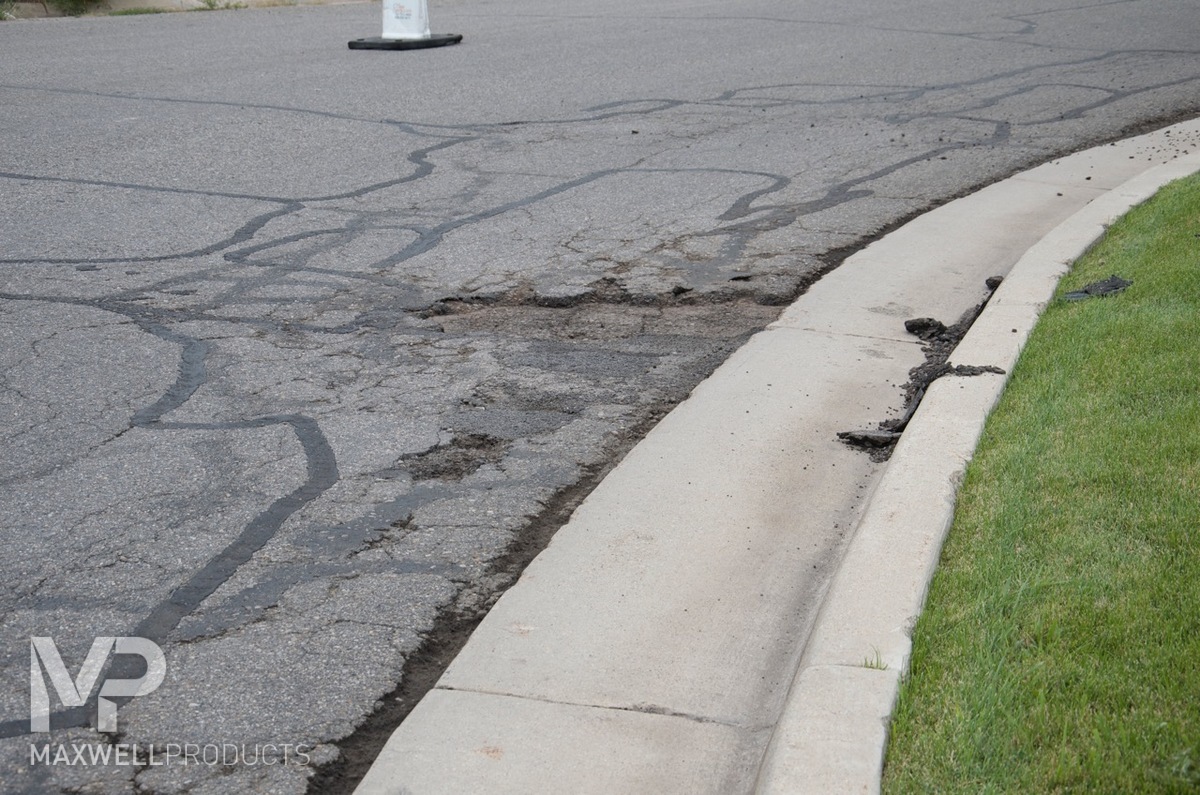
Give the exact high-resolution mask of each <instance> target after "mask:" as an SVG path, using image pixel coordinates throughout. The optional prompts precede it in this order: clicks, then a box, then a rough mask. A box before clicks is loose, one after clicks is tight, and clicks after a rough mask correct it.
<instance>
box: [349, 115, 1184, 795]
mask: <svg viewBox="0 0 1200 795" xmlns="http://www.w3.org/2000/svg"><path fill="white" fill-rule="evenodd" d="M1197 170H1200V121H1193V122H1188V123H1184V124H1180V125H1175V126H1174V127H1170V128H1167V129H1164V130H1159V131H1157V132H1154V133H1151V134H1148V135H1144V136H1139V137H1137V138H1133V139H1129V140H1127V141H1122V142H1119V143H1116V144H1110V145H1107V146H1102V147H1097V148H1095V149H1091V150H1088V151H1085V152H1081V153H1079V154H1076V155H1072V156H1070V157H1066V158H1063V159H1061V160H1057V161H1054V162H1052V163H1048V164H1046V165H1044V166H1041V167H1038V168H1035V169H1033V170H1031V171H1027V172H1025V173H1022V174H1019V175H1017V176H1015V177H1012V178H1009V179H1007V180H1004V181H1002V182H999V183H996V184H994V185H991V186H989V187H987V188H984V189H982V190H980V191H978V192H977V193H974V194H972V195H970V196H968V197H966V198H963V199H960V200H957V201H955V202H951V203H949V204H947V205H944V206H942V207H940V208H938V209H936V210H934V211H932V212H930V213H927V214H925V215H922V216H921V217H919V218H917V219H916V220H914V221H912V222H911V223H909V224H907V225H906V226H904V227H902V228H900V229H898V230H897V231H895V232H893V233H892V234H889V235H888V236H887V237H885V238H883V239H881V240H879V241H877V242H876V243H874V244H872V245H871V246H869V247H867V248H865V249H863V250H862V251H860V252H859V253H857V254H855V255H854V256H853V257H850V258H849V259H847V260H846V262H845V263H843V264H842V265H841V266H840V267H839V268H838V269H836V270H835V271H833V272H832V273H830V274H828V275H827V276H825V277H824V278H823V279H821V280H820V281H819V282H818V283H817V284H815V285H814V286H813V287H812V288H811V289H810V290H809V291H808V292H807V293H806V294H805V295H804V296H802V297H801V298H800V299H799V300H798V301H797V302H796V303H795V304H794V305H792V306H791V307H790V308H789V309H787V310H786V311H785V312H784V313H783V315H782V316H781V317H780V319H779V320H778V321H776V322H775V323H773V324H772V325H771V326H770V327H769V328H768V329H766V330H765V331H763V332H761V333H760V334H758V335H756V336H755V337H753V338H752V339H751V340H750V341H749V342H748V343H747V344H746V345H745V346H744V347H743V348H742V349H740V350H739V351H738V352H736V353H735V354H734V355H733V356H732V357H731V358H730V359H729V360H728V361H727V362H726V363H725V364H724V365H722V367H721V368H719V369H718V370H717V372H716V373H714V374H713V376H711V377H710V378H709V379H708V380H706V381H705V382H704V383H703V384H701V385H700V386H699V387H697V389H696V390H695V391H694V392H693V394H692V396H691V397H690V398H689V399H688V400H687V401H685V402H684V403H682V404H681V405H680V406H678V407H677V408H676V409H675V410H674V411H673V412H672V413H671V414H670V415H668V416H667V417H666V418H665V419H664V420H663V421H662V422H661V423H659V425H658V426H657V427H656V428H655V429H654V430H653V431H652V432H651V433H650V434H649V435H648V436H647V437H646V439H644V440H643V441H642V443H641V444H639V445H638V446H637V447H635V448H634V450H633V451H632V452H631V453H630V454H629V455H628V456H627V457H626V458H625V460H624V461H622V462H621V463H620V464H619V465H618V466H617V467H616V468H615V469H614V470H613V471H612V472H611V473H610V474H609V475H608V476H607V477H606V478H605V480H604V481H603V482H602V483H601V484H600V485H599V486H598V487H597V488H596V490H595V491H594V492H593V493H592V494H591V495H590V496H589V497H588V498H587V500H585V501H584V503H583V504H582V505H581V506H580V507H579V508H578V509H577V510H576V512H575V514H574V515H573V516H572V518H571V520H570V522H568V524H567V525H566V526H564V527H563V528H562V529H561V530H560V531H559V532H558V534H557V535H556V536H555V537H554V539H553V541H552V542H551V543H550V545H549V546H548V547H547V548H546V550H545V551H543V552H542V554H541V555H539V556H538V558H536V559H535V560H534V561H533V563H532V564H531V565H530V566H529V567H528V568H527V569H526V571H525V573H524V575H523V576H522V577H521V579H520V581H519V582H518V583H517V584H516V585H515V586H513V588H511V589H510V590H509V591H508V592H507V593H506V594H505V595H504V596H503V597H502V598H501V599H500V600H499V601H498V602H497V603H496V605H495V607H494V608H493V609H492V611H491V612H490V613H489V614H488V616H487V617H486V618H485V619H484V621H483V622H482V624H480V626H479V628H478V629H477V630H476V632H475V633H474V635H472V637H471V639H470V641H469V642H468V643H467V645H466V647H465V648H464V649H463V651H462V652H461V653H460V654H459V656H458V657H457V658H456V659H455V661H454V662H453V663H452V664H451V666H450V667H449V669H448V670H447V671H446V673H445V674H444V675H443V677H442V678H441V680H440V681H439V682H438V684H437V686H436V687H435V688H434V689H433V690H431V691H430V692H429V693H428V694H427V695H426V696H425V698H424V699H423V700H422V701H421V703H420V704H418V705H417V707H416V708H415V709H414V710H413V712H412V713H411V714H410V715H409V717H408V718H407V719H406V720H405V722H404V723H403V724H402V725H401V726H400V727H399V729H397V730H396V732H395V733H394V734H393V735H392V737H391V739H390V740H389V741H388V743H387V745H386V746H385V748H384V750H383V751H382V752H381V753H380V755H379V757H378V759H377V760H376V762H375V764H374V765H373V766H372V768H371V770H370V771H369V773H368V774H367V776H366V777H365V778H364V779H363V781H362V783H361V784H360V786H359V789H358V792H360V793H364V794H373V793H414V794H422V793H432V792H445V793H458V792H489V793H502V792H514V793H515V792H554V791H570V792H575V793H584V792H596V793H600V792H604V793H607V792H630V793H633V792H646V793H649V792H654V793H662V792H677V793H702V792H712V793H725V792H746V791H752V790H753V791H757V792H761V793H785V792H786V793H808V792H812V793H817V792H821V793H826V792H828V793H833V792H836V793H845V792H868V793H869V792H877V791H878V790H879V782H880V775H881V771H882V764H883V752H884V747H885V743H886V738H887V722H888V719H889V716H890V714H891V711H892V708H893V705H894V703H895V699H896V694H897V690H898V687H899V682H900V680H901V677H902V676H903V675H904V673H905V672H906V671H907V668H908V662H909V653H910V648H911V641H910V637H909V634H910V632H911V630H912V627H913V624H914V622H915V620H916V617H917V615H918V614H919V612H920V609H921V605H922V603H923V601H924V597H925V591H926V588H927V586H928V583H929V580H930V578H931V577H932V574H933V570H934V567H935V566H936V564H937V560H938V556H939V553H940V550H941V545H942V540H943V538H944V537H945V534H946V532H947V531H948V529H949V526H950V521H951V518H952V516H953V511H954V500H955V494H956V490H957V486H958V484H959V482H960V480H961V477H962V474H963V472H964V470H965V468H966V465H967V462H968V461H969V460H970V458H971V456H972V454H973V452H974V449H975V445H976V443H977V441H978V439H979V435H980V433H981V431H982V429H983V424H984V421H985V419H986V418H987V415H988V413H989V412H990V411H991V409H992V407H993V406H994V405H995V403H996V401H997V400H998V398H999V396H1000V394H1001V392H1002V391H1003V389H1004V385H1005V383H1006V381H1007V378H1008V375H1007V373H1009V372H1011V370H1012V367H1013V365H1014V364H1015V362H1016V360H1017V357H1018V355H1019V353H1020V351H1021V348H1022V346H1023V345H1024V343H1025V340H1026V339H1027V338H1028V336H1029V333H1030V331H1031V330H1032V328H1033V326H1034V324H1035V323H1036V322H1037V319H1038V317H1039V316H1040V314H1041V312H1042V310H1043V309H1044V307H1045V306H1046V304H1047V302H1048V301H1049V300H1050V298H1051V297H1052V295H1053V292H1054V289H1055V287H1056V285H1057V283H1058V280H1059V278H1060V277H1061V276H1062V275H1063V274H1064V273H1066V272H1067V270H1068V269H1069V267H1070V265H1071V263H1072V262H1073V261H1074V260H1075V259H1076V258H1077V257H1078V256H1079V255H1080V254H1082V253H1083V252H1084V251H1086V250H1087V249H1088V248H1089V247H1090V246H1091V245H1092V244H1093V243H1094V242H1095V241H1096V240H1097V239H1098V238H1099V237H1100V236H1101V235H1102V234H1103V232H1104V230H1105V228H1106V227H1107V225H1109V224H1111V223H1112V222H1113V221H1114V220H1116V219H1117V218H1119V217H1120V216H1121V215H1123V214H1124V213H1125V212H1127V211H1128V209H1129V208H1130V207H1132V206H1134V205H1135V204H1138V203H1140V202H1142V201H1144V200H1145V199H1147V198H1149V197H1150V196H1151V195H1153V194H1154V192H1155V191H1157V190H1158V188H1159V187H1161V186H1162V185H1164V184H1165V183H1167V182H1169V181H1171V180H1173V179H1176V178H1179V177H1183V176H1186V175H1188V174H1191V173H1193V172H1195V171H1197ZM993 276H1004V277H1005V278H1004V281H1003V283H1002V284H1001V285H1000V287H999V288H998V289H997V290H996V291H995V293H994V294H993V295H992V297H991V299H990V301H988V303H987V306H986V308H985V309H984V311H983V313H982V314H981V315H980V316H979V318H978V319H977V320H976V321H975V323H974V325H973V326H972V327H971V330H970V331H969V332H968V334H967V336H966V337H965V338H964V339H963V341H962V342H961V343H960V344H959V345H958V347H957V348H956V349H955V350H954V352H953V354H952V355H951V358H950V364H951V365H964V366H967V369H968V370H969V371H970V372H975V373H978V374H977V375H972V376H970V377H945V378H941V379H938V380H937V381H935V382H934V383H933V384H932V385H931V386H930V387H929V389H928V390H927V392H926V394H925V397H924V399H923V400H922V402H921V404H920V406H919V408H918V409H917V411H916V413H915V414H914V415H913V417H912V419H911V421H910V422H909V423H908V426H907V428H906V429H905V431H904V433H903V435H902V437H901V438H900V441H899V443H898V444H897V446H896V449H895V451H894V453H893V455H892V457H891V460H890V461H889V462H887V464H886V465H884V464H879V463H876V462H873V461H872V460H871V459H870V457H868V456H867V455H865V454H864V453H862V452H861V451H857V450H853V449H851V448H849V447H848V446H846V445H844V444H842V443H841V442H839V441H838V440H837V438H836V434H837V432H838V431H841V430H845V429H848V428H862V427H869V426H871V425H872V424H874V423H877V422H878V421H879V420H881V419H884V414H885V412H888V411H892V412H895V411H897V410H898V408H899V405H898V404H899V402H900V392H899V389H898V387H899V386H900V385H901V384H903V383H904V382H905V380H906V379H907V376H908V372H909V370H911V369H912V368H913V367H916V366H917V365H920V364H921V363H922V361H923V359H924V356H923V353H922V350H921V341H920V340H918V339H916V338H915V337H913V336H912V335H910V334H908V333H907V332H906V331H905V329H904V321H905V320H906V319H911V318H915V317H932V318H940V319H941V320H943V321H946V322H947V323H951V322H954V321H955V320H957V319H958V318H960V317H962V316H963V315H964V314H965V313H966V312H968V311H970V310H971V309H972V308H974V307H976V306H977V305H978V304H979V303H980V302H981V301H983V300H984V299H985V297H986V295H987V290H986V288H985V287H984V282H985V280H986V279H987V278H989V277H993ZM980 368H988V369H997V368H998V369H1000V370H1003V371H1004V374H1003V375H1001V374H996V373H994V372H988V371H987V370H986V369H985V370H981V369H980Z"/></svg>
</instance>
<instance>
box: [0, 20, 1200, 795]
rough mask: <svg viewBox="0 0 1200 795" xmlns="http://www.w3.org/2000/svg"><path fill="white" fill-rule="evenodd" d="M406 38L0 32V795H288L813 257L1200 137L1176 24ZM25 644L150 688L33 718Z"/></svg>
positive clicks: (805, 280)
mask: <svg viewBox="0 0 1200 795" xmlns="http://www.w3.org/2000/svg"><path fill="white" fill-rule="evenodd" d="M432 12H433V23H434V24H433V27H434V29H435V31H436V32H457V33H462V34H464V36H465V37H466V38H465V41H464V43H463V44H461V45H458V46H455V47H449V48H444V49H437V50H429V51H423V52H361V51H350V50H348V49H347V48H346V42H347V41H348V40H350V39H353V38H360V37H363V36H371V35H377V33H378V32H379V31H378V28H379V20H378V16H379V10H378V7H377V6H376V5H373V4H372V5H350V6H338V7H320V8H299V7H293V8H277V9H269V10H240V11H236V12H232V11H231V12H222V13H202V14H198V13H188V14H169V15H158V16H140V17H122V18H99V19H85V20H45V21H30V22H13V23H3V24H0V202H2V204H0V206H2V207H3V216H2V219H0V387H2V388H0V438H2V439H3V446H2V448H0V526H2V528H3V529H2V532H3V535H4V539H5V543H4V544H3V546H2V547H0V576H2V577H3V579H4V581H5V582H6V584H7V587H6V588H5V589H4V592H3V595H2V597H0V598H2V600H3V601H2V602H0V604H2V607H3V609H2V612H0V621H2V624H0V626H2V627H3V631H2V632H0V638H2V641H0V643H2V644H3V650H4V654H3V656H2V665H3V676H2V677H0V682H2V684H0V706H2V709H3V712H2V714H0V738H2V739H0V783H2V785H3V789H5V790H14V791H19V790H29V791H50V792H55V791H84V789H86V791H89V792H127V791H130V790H132V789H133V788H134V787H135V786H137V787H139V788H140V791H146V792H163V793H167V792H196V793H218V792H246V791H255V792H280V793H291V792H303V791H304V790H305V789H306V787H307V786H308V779H309V776H310V774H311V773H312V771H313V770H314V769H316V768H319V767H321V766H322V765H324V766H326V768H325V769H326V770H327V771H328V770H335V769H336V766H337V765H338V760H339V753H340V752H339V749H340V748H343V747H344V748H351V749H352V748H355V747H356V746H360V745H362V744H363V743H365V742H367V740H364V739H362V737H361V736H355V729H356V727H357V726H358V725H359V724H361V723H362V722H363V721H364V719H366V718H367V716H369V715H370V714H372V713H373V712H375V711H376V710H377V708H378V707H379V705H381V704H383V705H385V707H386V705H387V704H390V703H391V702H392V701H394V697H393V696H389V695H388V694H393V693H401V694H403V692H404V680H405V677H406V676H408V675H409V674H411V673H412V670H411V668H410V669H409V670H408V671H406V663H407V662H408V661H409V660H410V659H411V658H414V655H416V654H417V653H418V650H419V649H420V648H421V646H422V641H423V639H424V638H425V637H426V636H428V635H429V634H430V633H431V631H433V630H434V628H435V625H437V628H438V633H440V634H439V635H438V637H439V638H441V637H442V636H443V635H448V634H453V633H452V632H451V630H453V629H454V627H455V626H458V625H459V624H461V622H464V621H469V620H470V619H471V618H472V617H475V616H478V615H479V614H480V613H481V611H483V610H485V609H486V607H487V606H488V605H489V604H490V603H491V601H493V600H494V599H495V597H496V596H497V594H498V593H499V590H500V589H502V588H503V587H504V586H505V585H506V584H508V583H509V582H510V581H511V580H512V578H513V577H514V576H515V574H516V573H517V572H518V571H519V569H520V566H521V564H522V562H523V561H524V560H526V559H527V558H528V556H529V555H530V554H532V553H533V552H535V551H536V549H537V548H538V545H539V544H541V543H544V541H545V538H546V536H547V534H548V533H549V532H550V531H552V530H553V528H554V527H555V526H556V524H557V523H560V522H561V521H562V520H563V518H564V517H565V516H566V514H567V513H568V512H569V509H570V507H571V506H572V505H573V504H574V503H575V502H576V501H577V500H578V499H579V498H580V497H581V496H582V495H583V494H584V493H586V490H587V489H588V488H589V487H590V485H592V484H594V482H595V481H596V479H597V477H599V476H600V475H601V474H602V473H603V471H604V470H605V468H606V467H608V466H609V465H611V463H612V462H613V461H614V460H615V459H616V458H617V457H618V456H619V455H620V454H621V453H622V452H623V451H625V450H627V449H628V448H629V446H630V445H631V444H632V443H634V442H635V441H636V439H637V438H638V436H639V435H640V434H641V433H642V432H644V431H645V429H646V428H648V427H649V426H650V425H651V424H652V423H653V422H654V420H655V419H656V418H658V417H660V416H661V415H662V413H663V412H664V411H665V410H666V409H668V408H669V407H670V406H671V405H673V404H675V403H676V402H678V401H679V400H681V399H682V398H683V397H685V396H686V395H687V394H688V392H689V391H690V390H691V388H692V387H694V386H695V384H696V383H698V382H699V381H700V380H701V379H703V378H704V377H705V375H706V374H707V373H709V372H710V371H711V370H712V369H713V368H714V367H715V366H716V365H717V364H718V363H719V362H720V361H722V360H723V358H724V357H725V356H727V355H728V354H729V353H730V352H731V351H732V350H733V349H735V348H736V347H737V346H738V345H739V344H740V342H741V341H742V340H744V339H745V338H746V336H747V335H748V334H749V333H751V332H752V331H754V330H755V329H758V328H760V327H761V326H763V325H764V324H765V323H767V322H769V321H770V320H771V319H772V318H773V317H774V316H775V314H776V313H777V312H778V311H779V307H780V306H781V305H783V304H785V303H787V302H788V301H789V300H790V299H791V298H793V297H794V296H795V295H796V294H797V293H798V292H799V291H800V290H802V289H803V288H804V286H805V285H807V284H809V283H811V281H812V280H813V279H814V278H818V277H819V275H820V274H821V273H822V272H824V271H825V270H827V269H828V268H829V267H833V266H835V265H836V264H837V262H838V261H840V256H841V255H842V254H844V251H845V250H846V249H847V248H848V247H852V246H854V245H856V244H859V243H861V242H862V241H864V240H865V239H867V238H869V237H870V236H871V235H873V234H875V233H877V232H878V231H880V230H881V229H883V228H885V227H887V226H888V225H890V224H893V223H895V222H897V221H898V220H900V219H902V218H906V217H909V216H911V215H913V214H914V213H917V212H919V211H921V210H922V209H926V208H928V207H930V206H932V205H934V204H936V203H938V202H940V201H943V200H945V199H947V198H950V197H952V196H954V195H958V194H961V193H963V192H964V191H967V190H969V189H971V188H973V187H976V186H979V185H982V184H985V183H987V182H990V181H993V180H995V179H997V178H999V177H1001V176H1004V175H1006V174H1008V173H1011V172H1013V171H1015V170H1017V169H1020V168H1023V167H1027V166H1030V165H1032V164H1035V163H1038V162H1041V161H1044V160H1047V159H1050V158H1052V157H1054V156H1055V155H1058V154H1062V153H1064V152H1067V151H1070V150H1072V149H1075V148H1079V147H1082V146H1084V145H1087V144H1091V143H1095V142H1098V141H1104V140H1108V139H1113V138H1116V137H1119V136H1121V135H1123V134H1125V133H1127V132H1129V131H1131V130H1134V129H1139V128H1143V127H1145V126H1152V125H1155V124H1158V123H1162V122H1165V121H1166V120H1169V119H1174V118H1177V117H1179V116H1181V115H1188V114H1193V113H1196V112H1200V59H1198V58H1197V53H1198V52H1200V10H1198V9H1197V8H1196V6H1195V4H1194V3H1192V2H1191V0H1127V1H1125V2H1100V3H1094V4H1090V5H1083V4H1080V3H1079V2H1078V0H1046V1H1044V2H1037V3H1033V2H990V3H963V2H958V1H957V0H924V2H914V3H904V4H893V3H882V2H858V3H847V2H844V0H842V1H834V0H814V1H813V2H806V3H802V4H800V3H789V2H783V0H748V1H747V2H741V3H737V4H716V3H707V4H701V3H695V2H682V1H675V2H667V1H660V2H632V0H621V1H620V2H617V3H615V4H614V3H609V4H604V5H597V4H595V3H583V2H579V0H558V1H557V2H549V0H542V1H541V2H539V1H538V0H504V2H492V1H491V0H450V1H448V2H444V3H437V2H435V3H434V7H433V9H432ZM899 402H900V393H899V391H898V392H897V403H899ZM35 636H37V637H50V638H52V639H53V641H54V643H55V647H56V648H57V649H58V650H60V651H61V652H62V658H63V660H64V661H65V662H64V665H65V669H66V670H67V671H68V672H69V676H70V677H72V678H74V677H75V676H76V673H77V672H78V671H79V667H80V665H81V664H82V663H83V661H84V658H85V657H86V656H87V655H88V652H89V649H90V648H92V644H93V639H94V638H95V637H97V636H105V637H122V636H130V637H145V638H149V639H151V640H153V641H154V642H155V643H157V644H158V645H159V646H161V648H162V649H163V650H164V653H165V660H166V678H165V680H164V681H163V683H162V684H161V686H159V687H158V688H157V689H155V690H154V691H153V692H151V693H147V694H143V695H141V696H138V697H136V698H134V699H132V700H120V701H119V702H118V703H120V704H122V706H121V708H120V710H119V713H118V718H117V720H118V730H119V733H118V734H116V735H112V734H105V735H101V734H99V733H97V732H95V731H94V728H93V727H94V722H93V715H92V712H91V709H92V708H94V705H95V703H96V693H95V692H92V694H91V698H90V700H89V701H88V704H89V705H90V706H89V707H78V708H72V707H71V706H70V705H64V703H62V695H63V693H64V692H66V691H65V690H64V689H63V688H62V687H57V685H56V687H57V689H56V687H51V688H50V689H49V698H50V707H51V709H50V711H51V719H50V720H51V727H52V729H53V731H51V732H50V733H49V734H31V733H30V721H29V707H30V691H31V676H30V670H29V669H27V667H26V663H27V661H29V660H30V656H29V654H28V653H27V650H28V649H29V648H30V638H31V637H35ZM102 651H103V650H102ZM38 659H39V660H40V663H37V665H36V666H34V667H33V673H34V675H35V676H36V675H37V674H38V673H39V671H41V672H43V673H45V678H44V679H41V680H40V681H44V682H51V683H53V681H52V677H51V675H50V673H49V672H50V669H51V668H53V665H52V661H51V662H47V658H46V656H45V655H43V656H41V657H39V658H38ZM99 659H101V660H103V659H105V658H104V657H103V656H101V657H100V658H99ZM116 659H119V660H123V661H126V662H129V661H131V660H135V658H133V657H131V656H130V655H128V654H121V655H117V656H116ZM31 665H34V664H33V663H31ZM37 666H40V668H39V667H37ZM137 676H139V671H138V670H137V666H136V665H133V667H132V668H129V669H127V670H126V673H121V672H120V670H118V671H110V672H108V673H107V674H102V675H101V676H100V680H101V681H106V682H107V681H112V680H116V679H120V678H136V677H137ZM78 684H79V689H81V690H86V688H85V684H90V683H86V682H84V680H82V679H81V680H79V682H78ZM99 687H100V685H97V689H98V688H99ZM67 689H69V688H67ZM85 695H86V693H85ZM385 722H386V721H385ZM63 743H65V744H66V746H67V747H68V748H72V749H73V748H74V747H75V746H74V744H81V747H82V746H88V747H91V748H95V747H100V746H103V745H105V744H107V745H108V746H112V745H113V744H114V743H115V744H120V745H122V746H124V747H129V748H131V747H132V746H134V745H136V746H137V748H138V749H139V750H138V751H137V752H136V753H134V762H136V764H126V765H118V764H109V765H91V764H80V763H79V759H77V758H74V753H73V752H71V753H70V756H71V757H72V759H71V760H70V761H73V762H75V763H74V764H69V763H60V764H46V763H44V762H41V761H35V762H34V763H33V764H31V756H30V753H31V752H30V748H31V744H33V745H34V746H35V747H38V748H40V747H44V746H46V745H47V744H48V745H49V746H51V748H52V749H53V748H57V747H58V746H59V744H63ZM189 744H191V745H193V746H195V747H196V748H201V749H203V748H206V747H219V748H221V749H223V752H224V753H225V755H226V757H228V754H229V753H230V751H229V750H228V749H229V748H230V747H232V748H235V749H236V752H234V755H235V757H237V758H236V760H235V761H237V762H238V764H231V765H225V764H221V763H217V764H211V763H208V760H207V759H205V758H203V757H197V758H195V759H193V760H192V763H191V764H182V763H181V761H186V760H181V759H174V760H169V761H172V762H173V763H172V764H154V760H153V759H148V758H147V753H148V750H147V749H150V748H154V749H156V750H157V751H158V753H159V757H158V761H160V762H161V761H162V755H163V754H164V753H168V752H169V751H170V750H171V749H172V748H180V749H183V748H186V747H187V746H188V745H189ZM251 753H253V754H255V756H254V757H253V759H251V758H249V757H250V754H251ZM285 755H286V756H287V759H286V764H265V763H264V758H265V757H269V758H270V760H271V761H279V762H283V761H285V760H284V759H283V758H282V757H283V756H285ZM222 761H223V760H222ZM252 761H253V763H251V762H252Z"/></svg>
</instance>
